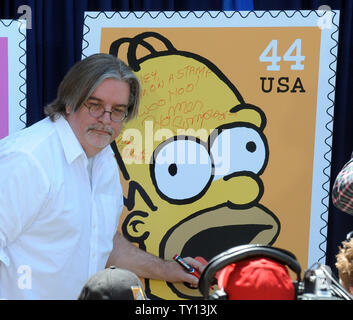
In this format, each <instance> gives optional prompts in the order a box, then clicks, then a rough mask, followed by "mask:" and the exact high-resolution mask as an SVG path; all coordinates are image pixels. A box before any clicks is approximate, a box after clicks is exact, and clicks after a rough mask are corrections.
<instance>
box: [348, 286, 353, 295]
mask: <svg viewBox="0 0 353 320" xmlns="http://www.w3.org/2000/svg"><path fill="white" fill-rule="evenodd" d="M348 291H349V293H350V294H351V295H353V287H349V290H348Z"/></svg>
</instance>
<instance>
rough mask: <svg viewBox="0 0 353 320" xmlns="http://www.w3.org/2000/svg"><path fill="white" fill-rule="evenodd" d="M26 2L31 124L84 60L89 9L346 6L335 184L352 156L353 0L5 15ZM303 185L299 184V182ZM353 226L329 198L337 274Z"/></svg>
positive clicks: (64, 2) (111, 4)
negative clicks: (29, 22) (338, 260)
mask: <svg viewBox="0 0 353 320" xmlns="http://www.w3.org/2000/svg"><path fill="white" fill-rule="evenodd" d="M21 5H28V6H30V8H31V9H32V29H30V30H28V33H27V108H28V109H27V125H31V124H33V123H35V122H37V121H39V120H41V119H42V118H43V117H44V114H43V106H45V105H46V104H47V103H49V102H51V101H52V100H53V99H54V98H55V96H56V90H57V87H58V85H59V83H60V81H61V80H62V78H63V76H64V75H65V73H66V72H67V71H68V70H69V68H70V67H71V66H72V65H73V64H74V63H75V62H76V61H78V60H80V59H81V48H82V34H83V20H84V16H83V15H84V11H148V10H151V11H152V10H154V11H160V10H171V11H178V10H180V11H181V10H286V9H288V10H316V9H318V8H319V6H320V5H329V6H330V7H331V8H332V9H338V10H341V16H340V31H339V48H338V62H337V78H336V105H335V113H334V128H333V143H332V163H331V186H330V191H331V188H332V184H333V181H334V179H335V177H336V175H337V174H338V172H339V170H340V169H341V168H342V167H343V165H344V164H345V163H346V162H347V161H348V160H349V158H350V155H351V152H352V149H353V148H352V146H353V130H352V124H351V122H352V121H353V116H352V113H353V111H352V110H353V108H352V107H351V104H350V98H351V96H350V94H351V90H352V88H353V79H352V76H353V64H352V59H351V56H353V50H352V45H353V39H352V34H353V33H352V20H353V1H345V0H331V1H329V0H323V1H321V0H320V1H319V0H287V1H283V0H202V1H196V0H133V1H131V0H61V1H57V0H27V1H26V0H1V1H0V18H1V19H18V18H19V17H20V16H21V15H22V13H18V8H19V7H20V6H21ZM298 187H300V186H298ZM352 230H353V216H349V215H348V214H345V213H343V212H341V211H339V210H338V209H336V208H334V207H333V205H332V201H331V200H330V205H329V215H328V225H327V235H328V236H327V252H326V264H328V265H329V266H331V268H332V269H333V270H334V272H335V273H336V272H337V270H336V269H335V266H334V263H335V261H336V258H335V255H336V254H337V248H338V245H340V243H341V241H342V240H344V239H345V236H346V234H347V233H348V232H349V231H352Z"/></svg>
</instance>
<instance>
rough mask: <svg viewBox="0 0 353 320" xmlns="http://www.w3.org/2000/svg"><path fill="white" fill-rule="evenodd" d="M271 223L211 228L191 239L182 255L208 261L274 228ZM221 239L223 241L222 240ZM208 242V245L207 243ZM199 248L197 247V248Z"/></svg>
mask: <svg viewBox="0 0 353 320" xmlns="http://www.w3.org/2000/svg"><path fill="white" fill-rule="evenodd" d="M272 228H273V226H271V225H260V224H259V225H256V224H250V225H233V226H222V227H215V228H209V229H207V230H204V231H201V232H199V233H198V234H196V235H195V236H193V237H192V238H191V239H189V240H188V241H187V242H186V243H185V246H184V248H183V250H182V251H181V256H182V257H196V256H201V257H203V258H204V259H206V260H207V261H209V260H210V259H211V258H213V257H214V256H216V255H217V254H219V253H221V252H223V251H225V250H227V249H230V248H232V247H235V246H239V245H242V244H247V243H251V241H252V240H253V239H254V238H255V237H256V236H257V235H258V234H259V233H260V232H262V231H264V230H269V229H272ZM220 239H221V241H220ZM206 243H207V245H205V244H206ZM196 248H197V249H196Z"/></svg>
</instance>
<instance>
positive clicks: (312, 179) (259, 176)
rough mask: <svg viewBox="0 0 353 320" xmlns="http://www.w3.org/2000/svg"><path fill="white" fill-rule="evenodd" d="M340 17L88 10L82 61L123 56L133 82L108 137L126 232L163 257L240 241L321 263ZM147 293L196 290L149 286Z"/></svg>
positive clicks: (197, 253)
mask: <svg viewBox="0 0 353 320" xmlns="http://www.w3.org/2000/svg"><path fill="white" fill-rule="evenodd" d="M338 17H339V13H338V12H335V11H267V12H174V13H173V12H145V13H142V12H141V13H118V12H115V13H114V12H90V13H87V14H86V17H85V28H84V39H83V57H85V56H89V55H91V54H93V53H97V52H104V53H110V54H113V55H116V56H118V57H119V58H121V59H122V60H124V61H125V62H126V63H127V64H128V65H130V67H131V68H132V69H133V70H134V72H135V73H136V75H137V76H138V77H139V79H140V81H141V84H142V89H143V90H142V98H141V104H140V109H139V114H138V117H137V118H136V119H135V120H133V121H131V122H129V123H127V124H126V125H125V126H124V129H123V131H122V133H121V135H120V137H119V138H118V139H117V140H116V141H115V143H114V144H113V149H114V150H115V153H116V157H117V160H118V164H119V168H120V174H121V181H122V184H123V188H124V197H125V199H124V200H125V203H124V204H125V207H124V211H123V214H122V218H121V221H120V228H121V231H122V233H123V234H124V235H125V236H126V237H127V238H128V239H129V240H131V241H133V242H134V243H136V245H138V246H139V247H140V248H142V249H144V250H147V251H148V252H150V253H153V254H155V255H157V256H160V257H161V258H164V259H171V258H172V257H173V256H174V255H175V254H180V255H182V256H192V257H199V259H205V260H209V259H210V258H212V257H213V256H215V255H216V254H218V253H220V252H222V251H224V250H226V249H228V248H230V247H233V246H236V245H240V244H247V243H260V244H269V245H273V246H276V247H280V248H284V249H287V250H290V251H292V252H293V253H294V254H295V255H296V256H297V258H298V260H299V263H300V264H301V266H302V268H303V269H305V268H307V266H308V265H311V264H312V263H314V262H316V261H320V260H321V262H322V260H323V259H325V251H326V228H327V214H328V210H327V209H328V199H329V194H328V190H329V182H330V161H331V135H332V123H333V108H334V88H335V70H336V56H337V41H338V20H339V19H338ZM145 285H146V291H147V293H148V294H149V296H150V297H152V298H153V297H155V298H162V299H193V298H198V297H200V293H199V292H198V290H197V289H192V288H189V287H187V286H185V285H184V284H178V285H176V284H170V283H165V282H163V281H155V280H146V281H145Z"/></svg>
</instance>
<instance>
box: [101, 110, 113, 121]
mask: <svg viewBox="0 0 353 320" xmlns="http://www.w3.org/2000/svg"><path fill="white" fill-rule="evenodd" d="M111 114H112V113H111V111H108V110H104V113H103V114H102V115H101V117H100V118H99V119H100V121H101V122H102V123H104V124H109V123H111V121H112V120H111Z"/></svg>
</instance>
